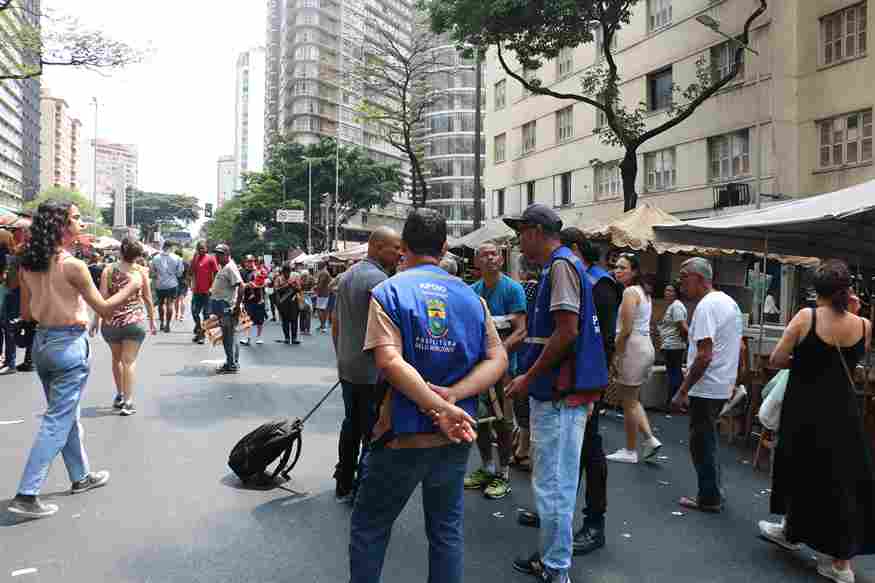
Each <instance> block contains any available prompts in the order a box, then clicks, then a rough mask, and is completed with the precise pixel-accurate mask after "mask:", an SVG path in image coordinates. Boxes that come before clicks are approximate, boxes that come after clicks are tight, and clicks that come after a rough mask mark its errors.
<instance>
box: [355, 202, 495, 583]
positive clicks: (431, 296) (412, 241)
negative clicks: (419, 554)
mask: <svg viewBox="0 0 875 583" xmlns="http://www.w3.org/2000/svg"><path fill="white" fill-rule="evenodd" d="M446 239H447V225H446V221H445V220H444V219H443V217H442V216H441V215H440V214H439V213H437V212H436V211H434V210H433V209H420V210H417V211H415V212H413V213H411V214H410V216H409V217H408V218H407V222H406V223H405V224H404V232H403V235H402V243H401V251H402V253H403V254H404V257H405V260H406V266H407V268H406V269H405V271H404V272H403V273H400V274H398V275H396V276H395V277H392V278H390V279H388V280H386V281H384V282H383V283H381V284H379V285H378V286H377V287H375V288H374V289H373V291H372V293H371V302H370V306H369V313H368V328H367V331H366V333H365V342H364V347H363V348H364V350H372V351H373V352H374V360H375V362H376V365H377V369H378V370H379V372H380V377H381V379H382V380H383V381H384V382H383V383H381V384H382V386H384V387H386V391H385V395H384V396H383V397H382V398H381V406H380V414H379V418H378V420H377V423H376V425H375V426H374V430H373V432H372V434H371V450H370V453H369V454H368V466H367V472H366V473H365V476H364V480H363V481H362V483H361V484H360V486H359V490H358V494H357V496H356V498H355V503H354V506H353V512H352V519H351V528H350V543H349V561H350V582H351V583H378V582H379V580H380V573H381V572H382V569H383V559H384V557H385V554H386V547H387V546H388V544H389V537H390V535H391V532H392V525H393V524H394V522H395V519H396V518H397V517H398V515H399V514H400V513H401V511H402V510H403V509H404V506H405V505H406V504H407V500H408V499H409V498H410V496H411V495H412V494H413V492H414V491H415V490H416V488H417V486H419V485H420V484H422V504H423V507H424V510H425V515H426V536H427V537H428V542H429V562H428V563H429V564H428V569H429V574H428V580H429V582H430V583H458V582H460V581H461V580H462V558H463V524H462V520H463V514H464V507H463V493H464V488H463V485H464V479H465V469H466V466H467V463H468V454H469V452H470V449H471V447H470V443H471V442H472V441H474V440H475V439H476V437H477V434H476V432H475V431H474V427H475V423H476V422H475V420H474V418H473V415H474V413H475V412H476V409H477V396H478V395H479V394H480V393H482V392H483V391H486V390H487V389H488V388H489V387H491V386H492V385H494V384H495V383H496V382H497V381H498V380H499V378H501V375H503V374H504V372H505V371H506V370H507V354H506V352H505V350H504V348H503V346H502V345H501V339H500V338H499V336H498V332H497V331H496V329H495V325H494V324H493V323H492V320H491V318H490V316H489V310H488V309H487V307H486V304H485V302H483V300H482V299H481V298H479V297H478V296H477V294H476V293H474V291H473V290H471V289H470V288H469V287H468V286H467V285H465V283H464V282H462V280H461V279H459V278H456V277H452V276H450V275H448V274H447V273H446V272H445V271H444V270H442V269H441V268H440V267H439V263H440V259H441V257H442V256H443V255H444V253H445V252H446Z"/></svg>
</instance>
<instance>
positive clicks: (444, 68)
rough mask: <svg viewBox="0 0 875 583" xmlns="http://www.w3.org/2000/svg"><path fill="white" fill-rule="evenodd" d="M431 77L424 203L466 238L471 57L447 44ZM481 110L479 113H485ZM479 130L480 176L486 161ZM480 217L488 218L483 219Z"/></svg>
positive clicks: (470, 202) (470, 190) (470, 198)
mask: <svg viewBox="0 0 875 583" xmlns="http://www.w3.org/2000/svg"><path fill="white" fill-rule="evenodd" d="M435 51H436V52H437V53H438V54H437V55H436V56H435V58H434V59H433V62H434V63H435V64H436V66H437V67H438V69H437V71H436V72H435V74H434V76H433V77H432V84H433V87H434V90H435V92H436V94H437V96H436V97H435V100H434V102H433V103H432V104H431V105H430V106H429V109H428V113H427V114H426V116H425V127H424V128H423V146H424V162H425V165H426V168H427V172H428V174H427V178H426V183H427V184H428V199H427V201H426V205H427V206H429V207H431V208H434V209H436V210H438V211H440V212H441V213H442V214H443V215H444V217H445V218H446V219H447V231H448V233H449V235H451V236H453V237H461V236H463V235H467V234H468V233H470V232H471V231H472V230H473V228H474V138H475V135H476V134H475V131H474V128H475V124H474V122H475V105H476V83H475V80H476V77H475V74H476V73H475V67H474V61H473V59H466V58H464V57H463V56H462V54H460V53H459V52H458V51H457V50H456V48H455V46H454V45H453V44H451V43H450V42H447V43H446V44H444V45H443V46H440V47H437V48H436V49H435ZM485 111H486V109H485V107H483V108H482V112H485ZM481 117H482V118H483V120H484V123H483V125H482V126H481V137H483V139H482V140H481V142H480V146H481V148H480V150H481V154H483V156H482V157H481V174H482V169H483V164H484V163H485V161H486V157H485V153H486V141H485V137H484V134H483V128H485V118H486V116H485V115H483V114H482V113H481ZM481 216H484V217H485V216H486V215H485V214H484V215H481Z"/></svg>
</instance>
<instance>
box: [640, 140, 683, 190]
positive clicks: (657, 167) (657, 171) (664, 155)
mask: <svg viewBox="0 0 875 583" xmlns="http://www.w3.org/2000/svg"><path fill="white" fill-rule="evenodd" d="M644 171H645V175H646V180H647V182H646V189H647V192H656V191H658V190H666V189H669V188H674V185H675V177H676V172H675V151H674V148H669V149H667V150H660V151H659V152H652V153H650V154H644Z"/></svg>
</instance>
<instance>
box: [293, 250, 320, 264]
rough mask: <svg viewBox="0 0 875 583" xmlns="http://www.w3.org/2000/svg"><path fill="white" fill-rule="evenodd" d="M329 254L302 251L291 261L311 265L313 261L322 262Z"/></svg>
mask: <svg viewBox="0 0 875 583" xmlns="http://www.w3.org/2000/svg"><path fill="white" fill-rule="evenodd" d="M326 258H327V255H325V254H324V253H314V254H313V255H307V254H306V253H302V254H301V255H298V256H297V257H295V258H294V259H292V260H291V261H290V263H291V264H292V265H309V264H312V263H321V262H323V261H325V259H326Z"/></svg>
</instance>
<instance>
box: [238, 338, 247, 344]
mask: <svg viewBox="0 0 875 583" xmlns="http://www.w3.org/2000/svg"><path fill="white" fill-rule="evenodd" d="M240 344H242V345H243V346H249V338H241V339H240Z"/></svg>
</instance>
